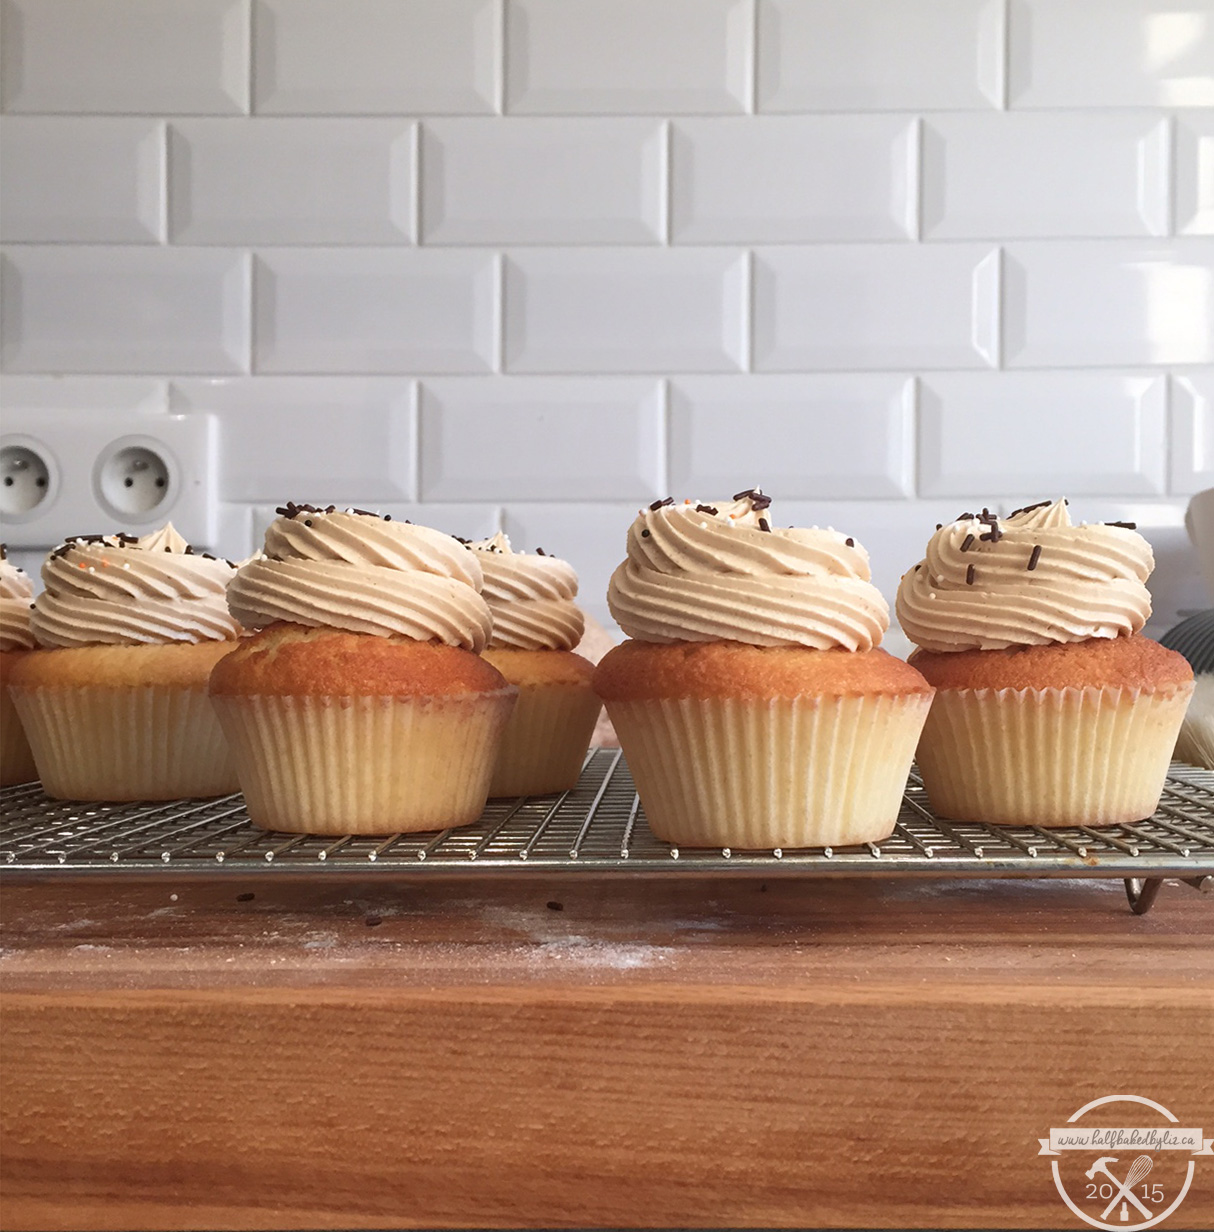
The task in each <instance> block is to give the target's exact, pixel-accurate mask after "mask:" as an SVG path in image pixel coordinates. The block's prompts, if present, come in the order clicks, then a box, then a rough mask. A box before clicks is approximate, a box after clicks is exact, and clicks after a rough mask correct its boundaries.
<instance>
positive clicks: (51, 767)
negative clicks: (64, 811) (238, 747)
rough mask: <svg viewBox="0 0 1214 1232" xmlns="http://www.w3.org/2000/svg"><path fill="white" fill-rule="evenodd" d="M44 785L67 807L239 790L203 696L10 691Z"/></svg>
mask: <svg viewBox="0 0 1214 1232" xmlns="http://www.w3.org/2000/svg"><path fill="white" fill-rule="evenodd" d="M10 691H11V693H12V697H13V701H14V703H15V704H16V707H17V712H18V713H19V714H20V716H21V721H22V724H23V725H24V727H25V734H26V736H27V737H28V739H29V742H30V747H31V748H32V749H33V752H34V760H35V762H36V763H37V766H38V772H39V773H38V777H39V778H41V779H42V787H43V790H44V791H45V792H46V794H47V795H48V796H55V797H58V798H59V799H63V800H176V799H180V798H181V797H186V796H222V795H226V794H227V793H228V792H234V791H236V790H238V788H237V783H236V771H235V767H234V766H233V764H232V759H231V757H230V756H229V754H228V747H227V742H226V741H225V740H224V736H223V732H222V730H221V729H220V726H219V721H218V719H217V718H216V716H215V711H214V710H213V709H212V707H211V702H210V699H209V698H208V697H207V694H206V690H205V689H183V688H180V687H175V686H171V685H145V686H142V687H139V688H107V687H104V686H99V685H81V686H73V687H70V688H68V687H63V688H54V687H45V688H21V687H16V686H10Z"/></svg>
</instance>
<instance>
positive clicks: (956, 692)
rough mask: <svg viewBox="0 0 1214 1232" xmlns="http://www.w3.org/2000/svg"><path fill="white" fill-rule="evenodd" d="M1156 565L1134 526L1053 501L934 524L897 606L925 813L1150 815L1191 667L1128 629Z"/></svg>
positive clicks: (1144, 611) (1077, 820)
mask: <svg viewBox="0 0 1214 1232" xmlns="http://www.w3.org/2000/svg"><path fill="white" fill-rule="evenodd" d="M1153 567H1154V558H1153V557H1152V554H1151V547H1150V545H1149V544H1148V543H1147V541H1146V540H1145V539H1144V538H1143V537H1142V536H1141V535H1139V534H1137V533H1136V532H1135V530H1134V527H1133V526H1132V524H1128V523H1110V524H1102V523H1093V524H1089V525H1080V526H1074V525H1072V523H1071V518H1070V514H1069V511H1068V509H1067V505H1066V502H1065V501H1056V502H1050V501H1043V502H1042V503H1041V504H1038V505H1032V506H1029V507H1027V508H1025V509H1020V510H1017V511H1016V512H1015V513H1013V514H1012V515H1011V516H1009V517H1008V518H1006V519H1002V518H998V517H996V516H995V515H994V514H991V513H989V512H988V511H987V510H983V511H982V513H980V514H976V515H975V514H963V515H962V516H961V517H960V518H958V519H957V520H956V521H955V522H951V523H949V524H948V525H947V526H943V527H941V528H940V529H939V530H938V531H937V532H936V533H935V535H933V536H932V538H931V540H930V542H929V543H928V546H927V555H926V557H925V558H924V559H923V560H922V561H920V563H919V564H917V565H916V566H915V567H914V568H913V569H912V570H911V571H910V572H909V573H907V574H906V575H905V576H904V577H903V579H902V583H901V585H900V586H899V588H898V602H897V609H898V619H899V621H900V623H901V625H902V630H903V632H904V633H905V634H906V635H907V636H908V637H909V638H910V639H911V641H913V642H915V643H916V644H917V645H918V646H919V647H920V649H919V650H917V651H916V652H915V653H914V654H913V655H912V656H911V662H912V663H913V664H914V665H915V666H916V667H917V668H918V669H919V670H920V671H921V672H922V673H923V675H924V676H925V677H926V678H927V679H928V680H929V681H930V682H931V683H932V684H933V685H935V687H936V699H935V702H934V704H933V706H932V710H931V714H930V716H929V717H928V721H927V726H926V727H925V728H924V732H923V739H922V741H921V742H920V746H919V755H918V759H919V767H920V769H921V771H922V772H923V782H924V786H925V787H926V788H927V792H928V795H929V797H930V798H931V802H932V806H933V807H934V808H935V809H936V811H937V812H938V813H940V814H941V815H942V816H944V817H949V818H954V819H957V820H962V821H987V822H994V823H1002V824H1017V825H1041V826H1067V825H1103V824H1108V825H1113V824H1121V823H1124V822H1130V821H1138V820H1140V819H1141V818H1143V817H1148V816H1150V814H1151V813H1152V812H1154V810H1155V808H1156V806H1157V804H1158V802H1159V796H1160V793H1161V792H1162V790H1163V783H1164V776H1165V775H1166V773H1167V767H1168V761H1169V758H1170V756H1171V753H1172V748H1173V746H1174V745H1175V743H1176V734H1177V732H1178V731H1179V729H1180V724H1181V721H1182V719H1183V718H1184V713H1185V707H1186V705H1187V703H1188V699H1189V695H1190V694H1191V693H1192V691H1193V673H1192V670H1191V668H1190V667H1189V665H1188V663H1186V662H1185V660H1184V659H1183V658H1182V657H1181V656H1180V655H1178V654H1176V653H1175V652H1174V651H1171V650H1167V649H1165V648H1164V647H1162V646H1160V645H1159V644H1158V643H1157V642H1153V641H1151V640H1149V639H1148V638H1145V637H1143V636H1142V635H1141V632H1140V630H1141V629H1142V627H1143V626H1144V625H1145V624H1146V621H1147V618H1148V617H1149V616H1150V614H1151V598H1150V595H1149V594H1148V592H1147V588H1146V580H1147V578H1148V577H1149V576H1150V573H1151V570H1152V568H1153Z"/></svg>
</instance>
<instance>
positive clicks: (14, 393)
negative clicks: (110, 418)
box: [0, 376, 169, 415]
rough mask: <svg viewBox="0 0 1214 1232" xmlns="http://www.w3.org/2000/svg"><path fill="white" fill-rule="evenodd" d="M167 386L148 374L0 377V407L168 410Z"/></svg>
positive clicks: (124, 411) (116, 411) (105, 410)
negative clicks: (142, 375) (129, 375)
mask: <svg viewBox="0 0 1214 1232" xmlns="http://www.w3.org/2000/svg"><path fill="white" fill-rule="evenodd" d="M168 405H169V387H168V384H167V383H166V382H165V381H157V380H153V379H152V378H150V377H127V376H0V406H2V407H4V408H5V409H6V410H23V411H24V410H32V411H91V412H94V413H96V414H97V415H104V414H106V412H108V411H113V412H115V413H120V414H125V413H127V412H129V411H139V412H141V413H154V412H156V411H167V410H168Z"/></svg>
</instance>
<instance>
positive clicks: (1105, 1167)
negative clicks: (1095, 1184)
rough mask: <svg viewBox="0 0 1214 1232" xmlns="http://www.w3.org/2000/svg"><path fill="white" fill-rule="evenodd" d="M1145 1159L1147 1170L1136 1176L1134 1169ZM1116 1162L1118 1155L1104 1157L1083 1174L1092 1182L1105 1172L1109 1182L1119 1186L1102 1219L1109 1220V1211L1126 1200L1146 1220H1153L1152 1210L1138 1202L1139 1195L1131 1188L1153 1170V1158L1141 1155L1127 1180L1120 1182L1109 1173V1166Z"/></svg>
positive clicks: (1133, 1164)
mask: <svg viewBox="0 0 1214 1232" xmlns="http://www.w3.org/2000/svg"><path fill="white" fill-rule="evenodd" d="M1143 1159H1145V1160H1146V1161H1147V1166H1146V1168H1144V1169H1142V1170H1141V1172H1140V1174H1139V1175H1138V1176H1134V1169H1135V1168H1137V1167H1138V1166H1139V1160H1143ZM1116 1162H1117V1156H1116V1155H1102V1156H1101V1157H1100V1158H1099V1159H1098V1160H1097V1161H1096V1162H1095V1163H1094V1164H1093V1165H1092V1166H1091V1167H1090V1168H1089V1169H1088V1170H1087V1171H1086V1172H1085V1173H1084V1174H1083V1175H1084V1176H1086V1177H1087V1178H1088V1180H1089V1181H1090V1180H1091V1179H1092V1178H1093V1177H1094V1176H1095V1175H1096V1173H1097V1172H1103V1173H1104V1174H1105V1176H1107V1177H1108V1178H1109V1180H1110V1181H1112V1182H1113V1184H1114V1185H1116V1186H1117V1192H1116V1194H1114V1196H1113V1201H1112V1202H1110V1203H1109V1205H1108V1207H1107V1208H1106V1209H1105V1212H1104V1215H1102V1216H1101V1218H1102V1219H1107V1218H1108V1214H1109V1211H1111V1210H1112V1209H1113V1207H1115V1206H1116V1205H1117V1203H1118V1202H1120V1201H1121V1200H1122V1198H1126V1199H1128V1200H1129V1201H1130V1202H1132V1203H1133V1204H1134V1205H1135V1206H1136V1207H1137V1208H1138V1209H1139V1210H1140V1211H1141V1212H1142V1215H1143V1218H1144V1219H1150V1218H1151V1212H1150V1210H1149V1209H1148V1208H1147V1207H1145V1206H1143V1204H1142V1203H1141V1202H1140V1201H1139V1200H1138V1195H1137V1194H1136V1193H1135V1192H1134V1191H1133V1190H1132V1189H1131V1188H1130V1186H1131V1185H1133V1184H1137V1182H1138V1181H1140V1180H1141V1179H1142V1177H1144V1176H1146V1174H1147V1173H1148V1172H1149V1171H1150V1170H1151V1157H1150V1156H1149V1155H1139V1156H1138V1159H1136V1160H1135V1161H1134V1162H1133V1163H1132V1164H1131V1165H1130V1171H1129V1174H1128V1175H1127V1176H1126V1179H1125V1180H1124V1181H1121V1180H1119V1179H1118V1178H1117V1177H1115V1176H1114V1175H1113V1174H1112V1173H1111V1172H1110V1171H1109V1164H1115V1163H1116ZM1131 1177H1133V1178H1134V1179H1133V1180H1131V1179H1130V1178H1131Z"/></svg>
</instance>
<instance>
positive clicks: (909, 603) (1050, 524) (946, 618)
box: [897, 500, 1155, 651]
mask: <svg viewBox="0 0 1214 1232" xmlns="http://www.w3.org/2000/svg"><path fill="white" fill-rule="evenodd" d="M1154 567H1155V560H1154V557H1153V556H1152V554H1151V545H1150V544H1149V543H1147V541H1146V540H1145V539H1144V538H1143V537H1142V536H1141V535H1139V534H1137V533H1136V532H1135V530H1134V527H1133V525H1132V524H1129V523H1117V522H1112V523H1105V522H1092V523H1086V524H1081V525H1079V526H1075V525H1073V524H1072V522H1071V516H1070V511H1069V510H1068V508H1067V504H1066V502H1065V501H1061V500H1060V501H1053V502H1051V501H1044V502H1042V503H1041V504H1039V505H1032V506H1029V507H1028V508H1025V509H1020V510H1017V511H1016V512H1015V513H1013V514H1011V515H1010V516H1009V517H1007V518H999V517H996V516H995V515H994V514H992V513H990V512H989V511H988V510H985V509H984V510H983V511H982V512H981V513H979V514H969V513H966V514H962V516H961V517H960V518H958V519H957V520H956V521H955V522H950V523H948V524H947V525H945V526H942V527H940V529H939V530H937V531H936V533H935V534H934V535H933V536H932V538H931V540H930V541H929V542H928V545H927V555H926V556H925V557H924V559H923V560H921V561H920V562H919V563H918V564H917V565H916V566H915V567H914V568H913V569H912V570H911V571H910V572H909V573H907V574H906V575H905V576H904V577H903V578H902V581H901V583H900V585H899V586H898V600H897V612H898V621H899V623H900V624H901V626H902V631H903V632H904V633H905V634H906V635H907V637H909V638H910V639H911V641H912V642H915V643H916V644H918V645H919V646H922V647H923V648H924V649H925V650H934V651H950V650H1006V649H1008V648H1009V647H1011V646H1042V645H1046V644H1049V643H1051V642H1081V641H1086V640H1087V639H1089V638H1095V637H1107V638H1111V637H1123V636H1128V635H1129V634H1132V633H1137V632H1138V631H1139V630H1140V629H1141V628H1142V627H1143V625H1144V624H1146V622H1147V618H1148V617H1149V616H1150V614H1151V596H1150V594H1149V593H1148V592H1147V588H1146V580H1147V578H1148V577H1149V576H1150V573H1151V570H1152V569H1153V568H1154Z"/></svg>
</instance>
